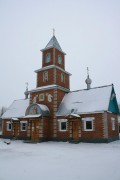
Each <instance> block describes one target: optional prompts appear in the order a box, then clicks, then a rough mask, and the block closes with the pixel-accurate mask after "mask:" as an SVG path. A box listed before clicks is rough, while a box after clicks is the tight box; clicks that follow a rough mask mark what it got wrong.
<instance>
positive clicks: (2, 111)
mask: <svg viewBox="0 0 120 180" xmlns="http://www.w3.org/2000/svg"><path fill="white" fill-rule="evenodd" d="M6 110H7V108H6V107H5V106H2V108H1V109H0V117H1V116H2V115H3V114H4V113H5V111H6Z"/></svg>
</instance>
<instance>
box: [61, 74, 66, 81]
mask: <svg viewBox="0 0 120 180" xmlns="http://www.w3.org/2000/svg"><path fill="white" fill-rule="evenodd" d="M61 82H65V74H64V73H61Z"/></svg>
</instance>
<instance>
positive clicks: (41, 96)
mask: <svg viewBox="0 0 120 180" xmlns="http://www.w3.org/2000/svg"><path fill="white" fill-rule="evenodd" d="M44 99H45V97H44V93H42V94H39V101H44Z"/></svg>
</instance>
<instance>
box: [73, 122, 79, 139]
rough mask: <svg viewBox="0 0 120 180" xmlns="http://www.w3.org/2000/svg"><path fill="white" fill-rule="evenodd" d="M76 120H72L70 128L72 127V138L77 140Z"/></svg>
mask: <svg viewBox="0 0 120 180" xmlns="http://www.w3.org/2000/svg"><path fill="white" fill-rule="evenodd" d="M78 125H79V124H78V121H73V123H72V128H73V140H78V139H79V135H78Z"/></svg>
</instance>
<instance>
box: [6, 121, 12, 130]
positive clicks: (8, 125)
mask: <svg viewBox="0 0 120 180" xmlns="http://www.w3.org/2000/svg"><path fill="white" fill-rule="evenodd" d="M7 131H12V123H11V122H7Z"/></svg>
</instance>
